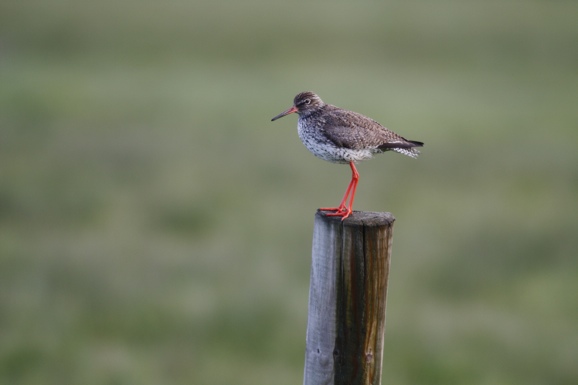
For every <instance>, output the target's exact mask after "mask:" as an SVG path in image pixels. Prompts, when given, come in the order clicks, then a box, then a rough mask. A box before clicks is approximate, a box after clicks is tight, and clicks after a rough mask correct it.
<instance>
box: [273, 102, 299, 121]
mask: <svg viewBox="0 0 578 385" xmlns="http://www.w3.org/2000/svg"><path fill="white" fill-rule="evenodd" d="M294 112H297V107H295V106H293V107H291V108H290V109H288V110H287V111H283V112H281V113H280V114H279V115H277V116H275V117H274V118H273V119H271V121H272V122H274V121H275V120H277V119H279V118H282V117H284V116H285V115H289V114H292V113H294Z"/></svg>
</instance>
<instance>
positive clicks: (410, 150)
mask: <svg viewBox="0 0 578 385" xmlns="http://www.w3.org/2000/svg"><path fill="white" fill-rule="evenodd" d="M416 147H423V142H418V141H417V140H406V139H404V141H403V142H398V143H395V142H390V143H386V144H385V145H382V146H379V148H380V149H381V150H384V151H387V150H392V151H395V152H399V153H400V154H403V155H407V156H409V157H412V158H417V157H418V155H419V150H418V149H417V148H416Z"/></svg>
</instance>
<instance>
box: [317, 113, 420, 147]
mask: <svg viewBox="0 0 578 385" xmlns="http://www.w3.org/2000/svg"><path fill="white" fill-rule="evenodd" d="M327 112H328V113H327V114H326V116H325V117H326V119H325V124H324V125H323V129H324V132H325V135H326V136H327V138H328V139H329V140H331V141H332V142H334V143H335V144H336V145H338V146H342V147H345V148H350V149H353V150H360V149H368V148H380V149H386V148H392V149H393V148H409V147H415V146H416V145H418V144H417V143H419V142H416V143H412V142H411V141H408V140H406V139H405V138H403V137H401V136H399V135H397V134H396V133H394V132H393V131H390V130H388V129H387V128H385V127H383V126H382V125H381V124H379V123H378V122H376V121H375V120H373V119H371V118H368V117H366V116H363V115H361V114H358V113H356V112H353V111H347V110H342V109H340V108H337V107H335V108H333V109H331V110H330V111H327Z"/></svg>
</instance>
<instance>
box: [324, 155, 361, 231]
mask: <svg viewBox="0 0 578 385" xmlns="http://www.w3.org/2000/svg"><path fill="white" fill-rule="evenodd" d="M349 167H350V168H351V181H350V182H349V186H347V190H345V195H344V196H343V200H342V201H341V203H340V204H339V207H331V208H321V209H319V210H321V211H335V212H334V213H331V214H327V216H335V217H342V218H341V219H342V220H343V219H345V218H347V217H348V216H349V215H351V212H352V211H353V200H354V199H355V191H356V190H357V183H358V182H359V173H358V172H357V169H356V168H355V164H354V163H353V162H349ZM348 198H349V207H348V206H347V200H348Z"/></svg>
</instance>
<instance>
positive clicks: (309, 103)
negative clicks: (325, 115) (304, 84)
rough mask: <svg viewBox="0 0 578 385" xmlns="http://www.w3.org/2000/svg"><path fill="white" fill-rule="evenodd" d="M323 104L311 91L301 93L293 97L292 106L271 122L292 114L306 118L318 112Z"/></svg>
mask: <svg viewBox="0 0 578 385" xmlns="http://www.w3.org/2000/svg"><path fill="white" fill-rule="evenodd" d="M324 105H325V103H323V100H321V98H320V97H319V96H317V95H316V94H314V93H313V92H311V91H305V92H301V93H300V94H297V96H295V99H293V106H292V107H291V108H289V109H288V110H285V111H283V112H282V113H280V114H279V115H277V116H275V117H274V118H273V119H271V121H275V120H277V119H279V118H282V117H284V116H285V115H289V114H292V113H294V112H296V113H298V114H299V115H300V116H303V115H305V116H307V115H309V114H311V113H312V112H314V111H316V110H318V109H319V108H321V107H323V106H324Z"/></svg>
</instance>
